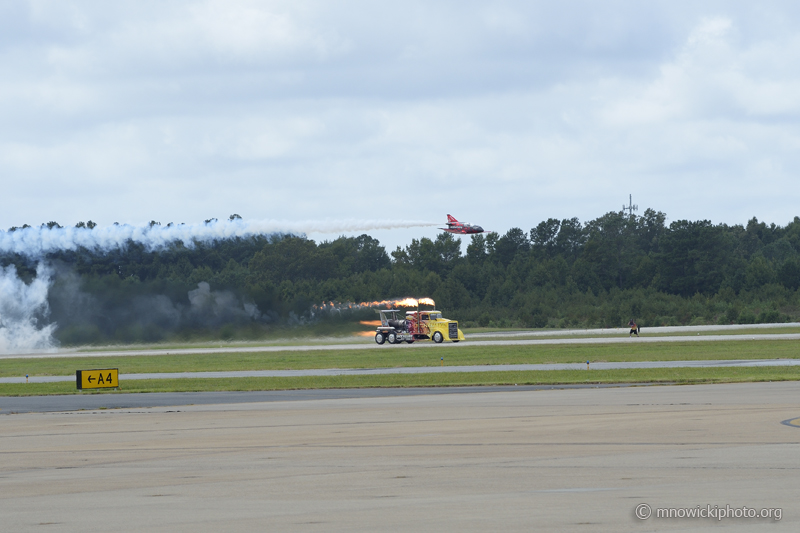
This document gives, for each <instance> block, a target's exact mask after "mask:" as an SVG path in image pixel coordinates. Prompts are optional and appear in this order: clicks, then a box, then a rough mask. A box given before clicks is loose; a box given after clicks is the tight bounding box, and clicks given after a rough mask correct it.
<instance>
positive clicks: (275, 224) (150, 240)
mask: <svg viewBox="0 0 800 533" xmlns="http://www.w3.org/2000/svg"><path fill="white" fill-rule="evenodd" d="M431 225H435V224H433V223H430V222H421V221H404V220H309V221H305V222H286V221H277V220H249V221H246V220H244V219H241V218H237V219H234V220H223V221H217V220H212V221H209V222H206V223H202V224H169V225H166V226H161V225H157V224H156V225H152V226H130V225H127V224H120V225H112V226H102V227H101V226H96V227H94V228H92V229H89V228H86V227H80V228H78V227H75V228H73V227H65V228H59V227H52V228H48V227H46V226H43V227H39V228H34V227H27V228H23V229H15V230H14V231H0V254H2V253H16V254H20V255H24V256H27V257H42V256H44V255H45V254H47V253H51V252H57V251H62V250H77V249H78V248H81V247H82V248H87V249H89V250H92V251H100V252H103V251H108V250H112V249H115V248H121V247H123V246H124V245H125V244H126V243H128V242H134V243H137V244H141V245H143V246H144V247H145V249H147V251H153V250H159V249H162V248H164V247H166V246H168V245H169V244H170V243H173V242H176V241H182V242H183V243H184V244H185V245H186V246H192V245H193V244H194V243H210V242H213V241H218V240H223V239H231V238H234V237H253V236H258V235H269V234H276V233H292V234H306V233H343V232H352V231H369V230H377V229H395V228H413V227H422V226H431Z"/></svg>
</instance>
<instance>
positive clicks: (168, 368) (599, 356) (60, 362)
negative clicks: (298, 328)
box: [0, 339, 800, 377]
mask: <svg viewBox="0 0 800 533" xmlns="http://www.w3.org/2000/svg"><path fill="white" fill-rule="evenodd" d="M798 356H800V344H799V343H798V342H797V341H794V340H771V341H766V340H758V339H756V340H749V339H748V340H738V341H734V340H720V341H707V342H697V343H693V342H686V343H683V342H679V343H676V342H665V343H637V342H636V340H635V339H634V340H632V341H631V343H625V344H555V345H499V346H469V345H458V346H456V345H452V344H450V345H448V344H443V345H438V346H436V345H428V346H375V347H374V348H373V349H368V350H347V349H345V350H324V351H323V350H311V351H305V352H299V351H281V352H261V353H221V354H177V355H176V354H171V355H146V356H145V355H142V356H112V357H59V358H46V359H2V360H0V377H12V376H24V375H25V374H29V375H31V376H69V375H75V371H76V370H79V369H80V370H88V369H92V368H119V371H120V373H121V374H142V373H150V372H213V371H236V370H304V369H311V368H399V367H414V366H440V365H441V364H442V362H443V363H444V366H453V365H499V364H536V363H585V362H586V361H587V360H589V361H592V362H593V363H598V362H628V361H692V360H719V359H793V358H796V357H798ZM442 358H444V361H442Z"/></svg>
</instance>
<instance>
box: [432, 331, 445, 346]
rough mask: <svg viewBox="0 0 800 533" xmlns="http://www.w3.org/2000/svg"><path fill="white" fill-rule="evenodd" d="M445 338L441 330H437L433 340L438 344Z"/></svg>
mask: <svg viewBox="0 0 800 533" xmlns="http://www.w3.org/2000/svg"><path fill="white" fill-rule="evenodd" d="M443 340H444V337H443V336H442V332H441V331H437V332H436V333H434V334H433V342H435V343H436V344H441V342H442V341H443Z"/></svg>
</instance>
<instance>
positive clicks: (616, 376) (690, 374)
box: [0, 367, 800, 396]
mask: <svg viewBox="0 0 800 533" xmlns="http://www.w3.org/2000/svg"><path fill="white" fill-rule="evenodd" d="M798 380H800V367H750V368H742V367H739V368H731V367H722V368H653V369H649V368H648V369H627V370H626V369H623V370H590V371H586V370H551V371H541V370H539V371H524V372H463V373H462V372H452V373H442V374H438V373H437V374H395V375H380V376H309V377H291V378H211V379H163V380H160V379H153V380H132V381H127V382H122V383H121V384H120V389H119V390H118V391H113V390H104V391H92V392H79V391H78V390H77V389H76V388H75V383H72V382H60V383H13V384H0V396H41V395H50V394H115V393H131V392H138V393H145V392H210V391H264V390H302V389H343V388H347V389H351V388H377V387H452V386H464V385H546V384H547V385H550V384H576V383H584V384H592V383H598V384H600V383H673V384H692V383H739V382H758V381H798Z"/></svg>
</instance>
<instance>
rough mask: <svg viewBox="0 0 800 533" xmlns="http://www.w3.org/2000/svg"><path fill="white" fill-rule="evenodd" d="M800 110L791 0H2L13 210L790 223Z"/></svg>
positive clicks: (522, 223) (391, 239) (516, 223)
mask: <svg viewBox="0 0 800 533" xmlns="http://www.w3.org/2000/svg"><path fill="white" fill-rule="evenodd" d="M799 126H800V4H798V3H796V2H790V1H786V2H769V1H764V2H757V3H756V2H752V1H747V2H745V1H734V0H729V1H718V2H717V1H702V0H699V1H698V0H693V1H691V2H689V1H676V0H672V1H664V2H659V1H648V2H641V1H612V0H610V1H604V2H596V1H570V0H566V1H561V2H552V1H547V2H546V1H531V0H526V1H513V0H508V1H494V2H473V1H469V0H459V1H439V0H424V1H415V0H405V1H403V2H391V3H390V2H361V1H336V0H327V1H319V2H317V1H304V0H291V1H249V0H224V1H217V0H208V1H179V0H174V1H170V2H163V1H148V0H135V1H124V0H115V1H114V2H108V1H105V0H101V1H84V2H71V1H67V0H59V1H56V0H53V1H38V0H36V1H14V0H5V1H3V2H0V187H1V189H0V191H1V192H0V228H2V229H7V228H9V227H11V226H21V225H22V224H31V225H39V224H42V223H43V222H47V221H51V220H54V221H57V222H59V223H60V224H62V225H65V226H67V225H69V226H71V225H74V224H75V223H77V222H78V221H86V220H89V219H91V220H93V221H95V222H96V223H98V224H101V225H110V224H112V223H113V222H120V223H127V224H133V225H143V224H146V223H148V222H149V221H151V220H156V221H159V222H162V223H163V224H166V223H168V222H175V223H180V222H185V223H189V224H191V223H198V222H202V221H203V220H205V219H209V218H212V217H213V218H219V219H227V218H228V216H229V215H231V214H233V213H236V214H239V215H241V216H242V217H244V219H246V220H280V221H286V222H287V225H288V224H290V223H291V224H295V225H298V224H300V223H302V221H308V220H315V221H330V222H331V227H332V228H333V227H337V224H336V221H339V220H343V219H347V220H352V219H362V218H363V219H364V220H371V221H375V220H383V219H386V220H395V221H396V220H412V221H431V222H432V223H437V222H438V223H439V225H441V224H442V223H444V222H445V215H446V214H447V213H450V214H453V215H454V216H455V217H456V218H458V219H460V220H464V221H467V222H471V223H474V224H480V225H481V226H483V227H484V228H486V229H489V230H494V231H497V232H499V233H501V234H503V233H505V232H506V231H508V229H510V228H512V227H519V228H522V229H523V230H524V231H528V230H530V228H532V227H535V226H536V225H537V224H538V223H539V222H540V221H542V220H545V219H547V218H551V217H552V218H558V219H563V218H572V217H578V218H579V219H580V220H581V221H583V222H585V221H588V220H592V219H594V218H597V217H599V216H602V215H603V214H605V213H607V212H609V211H619V210H620V209H621V207H622V205H623V204H626V203H627V202H628V199H629V195H632V196H633V203H634V204H637V205H638V206H639V213H642V212H643V210H644V209H645V208H648V207H649V208H653V209H655V210H657V211H662V212H664V213H666V214H667V217H668V219H667V220H668V222H670V221H675V220H680V219H689V220H700V219H708V220H711V221H712V222H714V223H727V224H746V222H747V220H749V219H750V218H752V217H757V218H758V219H759V220H762V221H766V222H770V223H772V222H774V223H776V224H779V225H785V224H787V223H788V222H791V221H792V219H793V218H794V217H795V216H797V215H800V208H799V207H798V206H799V205H800V185H799V184H798V181H797V174H798V170H799V169H800V150H799V148H800V127H799ZM315 227H318V226H315ZM359 233H360V232H358V231H356V232H353V233H348V234H359ZM367 233H369V234H370V235H373V236H374V237H376V238H378V239H379V240H380V241H381V243H382V244H384V245H385V246H386V247H387V249H388V250H393V249H394V248H395V247H396V246H404V245H406V244H408V243H409V242H410V240H411V239H412V238H420V237H430V238H435V237H436V235H437V234H438V233H439V231H438V230H437V229H436V226H430V227H428V228H411V229H393V230H379V231H368V232H367ZM309 237H311V238H314V239H315V240H324V239H333V238H336V237H337V234H335V233H332V234H327V233H309Z"/></svg>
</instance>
